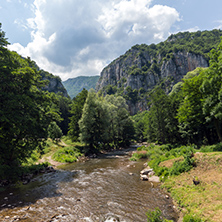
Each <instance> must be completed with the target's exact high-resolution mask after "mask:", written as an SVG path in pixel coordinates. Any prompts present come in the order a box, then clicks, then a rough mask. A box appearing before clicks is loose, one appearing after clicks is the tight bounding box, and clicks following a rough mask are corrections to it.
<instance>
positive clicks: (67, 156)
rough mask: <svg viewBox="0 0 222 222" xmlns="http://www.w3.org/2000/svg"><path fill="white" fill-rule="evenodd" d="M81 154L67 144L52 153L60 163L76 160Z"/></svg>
mask: <svg viewBox="0 0 222 222" xmlns="http://www.w3.org/2000/svg"><path fill="white" fill-rule="evenodd" d="M81 155H82V154H81V153H80V152H79V150H77V149H76V148H75V147H72V146H67V147H64V148H62V149H59V150H58V151H56V152H55V153H54V155H53V159H54V160H56V161H58V162H61V163H72V162H76V161H77V159H78V157H79V156H81Z"/></svg>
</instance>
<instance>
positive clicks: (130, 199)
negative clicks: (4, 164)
mask: <svg viewBox="0 0 222 222" xmlns="http://www.w3.org/2000/svg"><path fill="white" fill-rule="evenodd" d="M131 152H132V149H128V150H122V151H115V152H112V153H108V154H104V155H102V156H101V157H99V158H95V159H90V160H89V161H86V162H77V163H73V164H68V165H63V166H62V167H61V168H59V169H58V170H56V172H51V173H45V174H42V175H39V176H37V177H35V178H34V179H33V180H32V181H31V182H30V183H29V184H27V185H18V186H17V187H11V188H8V189H6V190H5V191H3V192H0V221H26V222H27V221H37V222H39V221H41V222H45V221H48V222H49V221H77V222H84V221H88V222H97V221H98V222H103V221H122V222H123V221H125V222H140V221H141V222H143V221H147V218H146V212H147V211H148V210H150V209H151V210H154V209H155V208H156V207H159V208H160V209H161V211H162V213H163V216H164V217H165V218H167V219H171V220H173V221H177V216H178V215H177V213H176V212H175V210H174V206H173V203H172V200H171V199H170V198H166V194H165V193H164V192H163V190H161V189H160V188H159V185H158V184H154V186H153V184H151V183H150V182H147V181H141V180H140V175H139V172H140V171H141V170H142V169H143V164H144V162H145V161H138V162H133V161H129V154H130V153H131Z"/></svg>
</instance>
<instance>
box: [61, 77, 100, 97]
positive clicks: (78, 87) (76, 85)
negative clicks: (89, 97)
mask: <svg viewBox="0 0 222 222" xmlns="http://www.w3.org/2000/svg"><path fill="white" fill-rule="evenodd" d="M98 80H99V76H78V77H76V78H70V79H68V80H66V81H63V82H62V84H63V85H64V87H65V88H66V90H67V92H68V94H69V96H70V97H71V98H74V97H76V95H77V94H78V93H80V92H81V91H82V89H83V88H85V89H87V90H89V89H91V88H93V89H95V87H96V84H97V82H98Z"/></svg>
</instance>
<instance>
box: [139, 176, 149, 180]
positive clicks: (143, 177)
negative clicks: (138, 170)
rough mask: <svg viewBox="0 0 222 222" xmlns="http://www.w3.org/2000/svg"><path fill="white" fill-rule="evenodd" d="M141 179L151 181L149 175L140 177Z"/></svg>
mask: <svg viewBox="0 0 222 222" xmlns="http://www.w3.org/2000/svg"><path fill="white" fill-rule="evenodd" d="M140 179H141V180H145V181H147V180H149V177H148V176H147V175H140Z"/></svg>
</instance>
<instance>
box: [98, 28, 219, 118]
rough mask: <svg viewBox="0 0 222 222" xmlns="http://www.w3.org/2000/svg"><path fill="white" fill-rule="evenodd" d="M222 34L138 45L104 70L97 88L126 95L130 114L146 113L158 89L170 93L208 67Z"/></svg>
mask: <svg viewBox="0 0 222 222" xmlns="http://www.w3.org/2000/svg"><path fill="white" fill-rule="evenodd" d="M221 35H222V31H220V30H213V31H203V32H201V31H198V32H194V33H190V32H184V33H178V34H176V35H171V36H170V37H169V38H168V39H167V40H166V41H164V42H161V43H159V44H156V45H155V44H151V45H145V44H142V45H135V46H133V47H132V48H131V49H130V50H128V51H127V52H126V53H125V54H124V55H122V56H120V57H119V58H117V59H116V60H114V61H113V62H112V63H111V64H109V65H108V66H107V67H105V68H104V69H103V71H102V72H101V75H100V79H99V81H98V83H97V87H96V89H97V91H98V92H100V93H102V94H117V95H123V96H124V98H125V99H126V100H127V104H128V105H129V110H130V113H131V114H136V113H137V112H138V111H143V110H146V109H148V106H147V102H148V97H149V94H150V92H151V91H152V90H153V88H154V87H155V86H157V85H161V87H162V88H163V89H164V91H165V92H167V93H169V92H170V91H171V90H172V87H173V86H174V84H176V83H177V82H179V81H181V79H182V78H183V77H184V75H186V73H187V72H189V71H192V70H194V69H195V68H197V67H208V65H209V52H210V50H211V49H212V48H216V46H217V45H218V44H219V42H220V37H221Z"/></svg>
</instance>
